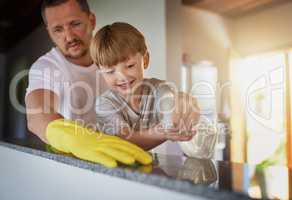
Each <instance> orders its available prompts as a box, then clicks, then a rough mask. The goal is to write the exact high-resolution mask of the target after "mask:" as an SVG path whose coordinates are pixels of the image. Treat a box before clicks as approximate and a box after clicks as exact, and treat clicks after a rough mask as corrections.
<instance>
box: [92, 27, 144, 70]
mask: <svg viewBox="0 0 292 200" xmlns="http://www.w3.org/2000/svg"><path fill="white" fill-rule="evenodd" d="M146 52H147V46H146V43H145V38H144V36H143V35H142V33H141V32H140V31H138V30H137V29H136V28H135V27H133V26H132V25H130V24H127V23H123V22H116V23H113V24H111V25H106V26H104V27H102V28H101V29H100V30H99V31H98V32H97V33H96V34H95V36H94V38H93V39H92V42H91V45H90V53H91V57H92V59H93V61H94V63H95V64H96V65H97V66H98V67H99V66H105V67H111V66H113V65H116V64H118V63H119V62H123V61H125V60H127V59H128V58H129V56H131V55H135V54H136V53H141V55H143V56H144V55H145V53H146Z"/></svg>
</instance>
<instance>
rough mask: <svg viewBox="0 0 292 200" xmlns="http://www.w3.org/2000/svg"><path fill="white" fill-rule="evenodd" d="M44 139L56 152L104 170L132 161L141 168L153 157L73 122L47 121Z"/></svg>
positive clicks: (128, 144)
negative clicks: (102, 166)
mask: <svg viewBox="0 0 292 200" xmlns="http://www.w3.org/2000/svg"><path fill="white" fill-rule="evenodd" d="M46 137H47V140H48V142H49V144H50V145H52V146H53V147H54V148H56V149H57V150H59V151H61V152H64V153H72V154H73V155H74V156H76V157H78V158H80V159H83V160H88V161H91V162H95V163H100V164H102V165H105V166H106V167H111V168H113V167H116V166H117V161H119V162H121V163H123V164H126V165H132V164H134V163H135V161H138V162H139V163H141V164H143V165H148V164H151V163H152V157H151V156H150V155H149V154H148V153H147V152H145V151H144V150H143V149H141V148H140V147H138V146H137V145H135V144H132V143H130V142H128V141H126V140H123V139H121V138H119V137H117V136H111V135H106V134H103V133H101V132H95V131H93V130H90V129H87V128H84V127H82V126H81V125H79V124H78V123H77V122H75V121H70V120H64V119H57V120H54V121H52V122H50V123H49V124H48V127H47V130H46Z"/></svg>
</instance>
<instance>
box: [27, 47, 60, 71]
mask: <svg viewBox="0 0 292 200" xmlns="http://www.w3.org/2000/svg"><path fill="white" fill-rule="evenodd" d="M61 65H62V61H61V58H60V55H59V52H58V51H57V49H56V48H55V47H54V48H52V49H51V50H50V51H48V52H47V53H46V54H44V55H42V56H41V57H39V58H38V59H37V60H36V61H35V62H34V63H33V64H32V66H31V69H44V68H55V69H56V68H59V66H61Z"/></svg>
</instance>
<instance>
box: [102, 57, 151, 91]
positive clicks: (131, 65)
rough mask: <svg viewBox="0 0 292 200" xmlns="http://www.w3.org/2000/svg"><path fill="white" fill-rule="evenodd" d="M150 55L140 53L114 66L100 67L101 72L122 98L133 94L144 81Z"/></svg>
mask: <svg viewBox="0 0 292 200" xmlns="http://www.w3.org/2000/svg"><path fill="white" fill-rule="evenodd" d="M148 62H149V55H148V53H146V54H145V55H144V56H143V55H141V54H140V53H136V54H135V55H132V56H129V58H128V59H127V60H126V61H124V62H120V63H118V64H116V65H114V66H110V67H108V66H100V71H101V72H102V75H103V77H104V79H105V80H106V82H107V84H108V86H109V87H110V88H111V89H112V90H115V91H117V92H119V93H120V94H121V95H122V96H124V97H127V96H128V95H130V94H133V93H134V92H136V91H134V90H136V89H137V88H138V86H140V84H141V83H142V81H143V79H144V69H146V68H147V67H148Z"/></svg>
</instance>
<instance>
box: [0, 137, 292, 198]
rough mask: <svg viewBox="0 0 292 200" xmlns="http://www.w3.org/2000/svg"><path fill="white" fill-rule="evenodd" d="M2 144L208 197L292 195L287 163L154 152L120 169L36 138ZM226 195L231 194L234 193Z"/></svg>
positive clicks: (277, 196)
mask: <svg viewBox="0 0 292 200" xmlns="http://www.w3.org/2000/svg"><path fill="white" fill-rule="evenodd" d="M0 145H2V146H7V147H10V148H13V149H16V150H19V151H24V152H27V153H31V154H35V155H39V156H42V157H46V158H49V159H53V160H56V161H59V162H63V163H66V164H70V165H74V166H77V167H81V168H86V169H89V170H92V171H96V172H101V173H106V174H110V175H113V176H119V177H123V178H127V179H129V180H133V181H139V182H143V183H146V184H151V185H156V186H160V187H165V188H167V189H174V190H177V191H180V192H186V193H197V192H198V191H200V193H202V195H203V196H204V195H205V196H206V195H207V197H208V198H209V197H210V198H212V197H216V199H224V198H225V199H226V198H236V199H241V198H243V199H245V198H250V197H251V198H265V199H289V198H292V196H291V190H292V189H291V188H292V182H291V174H292V170H291V169H290V170H289V169H288V168H286V167H285V166H267V167H264V168H263V167H257V166H251V165H247V164H242V163H232V162H227V161H214V160H206V159H205V160H204V159H196V158H187V157H183V156H173V155H161V154H153V158H154V163H153V164H152V165H149V166H141V165H138V164H137V165H134V166H132V167H128V166H122V165H121V166H120V167H119V168H117V169H108V168H105V167H103V166H100V165H98V164H94V163H90V162H87V161H82V160H79V159H76V158H74V157H72V156H70V155H62V154H57V153H55V152H54V151H52V149H51V148H48V146H47V145H45V144H44V143H42V142H40V141H39V140H36V139H32V140H8V141H5V142H4V141H3V142H1V141H0ZM289 177H290V178H289ZM194 186H195V187H194ZM193 187H194V188H193ZM198 188H199V189H198ZM205 189H206V191H205V192H204V190H205ZM205 193H206V194H205ZM219 194H222V195H221V196H220V195H219ZM226 195H232V197H231V196H229V197H228V196H226Z"/></svg>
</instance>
